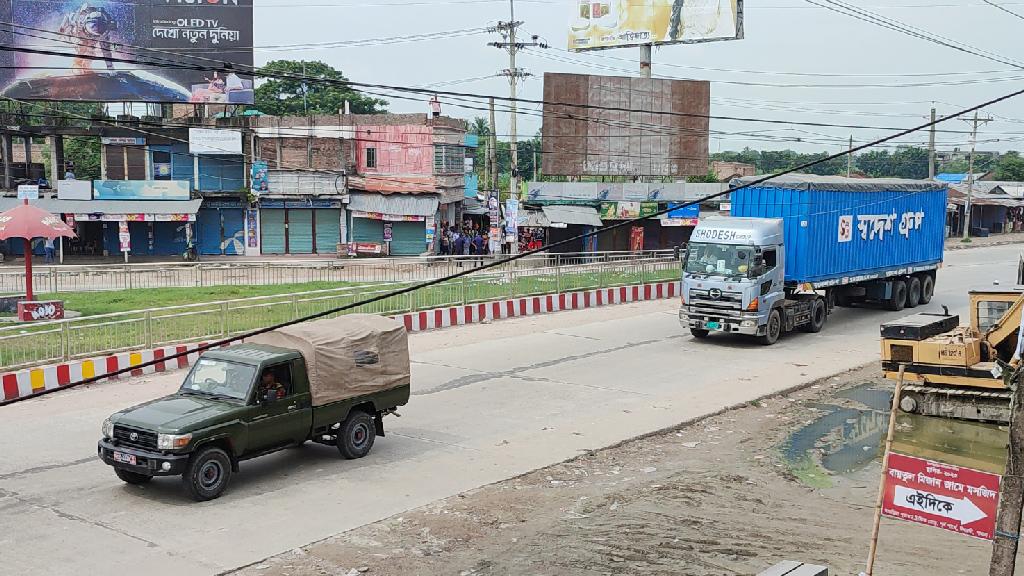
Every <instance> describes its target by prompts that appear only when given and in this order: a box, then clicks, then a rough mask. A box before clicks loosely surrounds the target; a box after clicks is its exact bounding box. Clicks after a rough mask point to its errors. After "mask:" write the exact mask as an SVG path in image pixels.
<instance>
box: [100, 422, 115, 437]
mask: <svg viewBox="0 0 1024 576" xmlns="http://www.w3.org/2000/svg"><path fill="white" fill-rule="evenodd" d="M100 431H101V432H103V437H104V438H112V437H113V436H114V423H113V422H111V421H110V418H107V419H106V420H104V421H103V425H102V426H101V427H100Z"/></svg>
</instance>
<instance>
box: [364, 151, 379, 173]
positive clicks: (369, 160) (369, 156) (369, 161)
mask: <svg viewBox="0 0 1024 576" xmlns="http://www.w3.org/2000/svg"><path fill="white" fill-rule="evenodd" d="M366 167H367V168H376V167H377V149H376V148H367V149H366Z"/></svg>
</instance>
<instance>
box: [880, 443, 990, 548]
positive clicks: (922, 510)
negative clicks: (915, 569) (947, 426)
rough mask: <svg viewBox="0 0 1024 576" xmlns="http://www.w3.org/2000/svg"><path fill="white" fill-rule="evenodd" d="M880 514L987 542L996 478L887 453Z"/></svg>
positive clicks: (947, 465)
mask: <svg viewBox="0 0 1024 576" xmlns="http://www.w3.org/2000/svg"><path fill="white" fill-rule="evenodd" d="M888 463H889V472H888V474H887V475H886V477H885V498H884V501H883V503H882V514H884V515H885V516H889V517H891V518H898V519H900V520H906V521H908V522H915V523H917V524H924V525H926V526H932V527H934V528H941V529H943V530H949V531H950V532H956V533H958V534H964V535H967V536H972V537H974V538H979V539H981V540H991V539H992V536H993V534H994V533H995V528H996V510H997V509H998V507H999V481H1000V477H999V475H998V474H992V473H989V472H981V471H979V470H972V469H970V468H961V467H959V466H953V465H951V464H943V463H941V462H932V461H930V460H924V459H921V458H915V457H913V456H905V455H903V454H895V453H890V454H889V460H888Z"/></svg>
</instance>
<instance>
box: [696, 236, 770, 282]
mask: <svg viewBox="0 0 1024 576" xmlns="http://www.w3.org/2000/svg"><path fill="white" fill-rule="evenodd" d="M754 256H755V252H754V248H753V247H752V246H735V245H732V244H700V243H691V244H690V246H689V249H688V250H687V255H686V267H685V271H686V273H687V274H693V275H699V276H725V277H730V278H732V277H741V278H747V277H749V276H750V273H751V272H752V271H753V269H754Z"/></svg>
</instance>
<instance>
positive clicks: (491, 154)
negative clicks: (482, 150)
mask: <svg viewBox="0 0 1024 576" xmlns="http://www.w3.org/2000/svg"><path fill="white" fill-rule="evenodd" d="M490 107H491V135H490V144H491V147H490V150H489V151H488V152H487V154H488V156H487V162H488V163H489V164H490V165H491V172H490V174H491V181H490V182H488V184H489V185H490V187H491V190H493V191H494V193H495V194H499V192H500V191H499V190H498V172H499V171H498V127H497V125H496V124H495V121H494V98H491V101H490ZM499 199H500V194H499Z"/></svg>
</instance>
